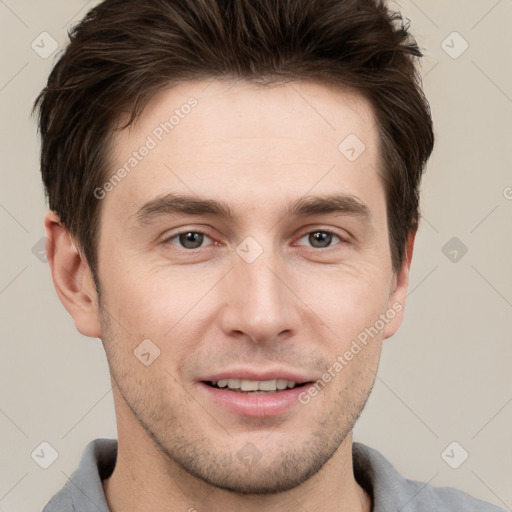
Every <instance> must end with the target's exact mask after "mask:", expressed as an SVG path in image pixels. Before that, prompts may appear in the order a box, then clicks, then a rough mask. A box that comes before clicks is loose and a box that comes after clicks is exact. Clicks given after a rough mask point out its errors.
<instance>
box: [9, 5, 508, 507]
mask: <svg viewBox="0 0 512 512" xmlns="http://www.w3.org/2000/svg"><path fill="white" fill-rule="evenodd" d="M94 3H95V2H84V1H83V0H47V1H45V2H40V1H35V0H30V1H29V0H25V1H23V0H21V1H15V0H0V16H1V27H0V29H1V30H0V34H1V38H2V40H1V43H2V49H3V51H2V57H1V59H2V61H1V67H0V69H1V77H0V109H1V119H2V123H1V127H0V130H1V153H0V154H1V160H2V162H1V173H2V187H1V189H0V228H1V233H2V251H1V258H2V259H1V266H0V311H1V318H2V321H1V327H0V328H1V331H0V336H1V344H2V345H1V346H2V351H1V354H2V357H1V358H0V389H1V395H0V433H1V439H0V461H1V462H0V510H2V511H4V512H14V511H21V510H23V511H39V510H41V509H42V507H43V505H44V504H45V503H46V502H47V501H48V499H49V498H50V497H51V496H52V495H53V494H54V493H55V492H56V491H57V490H59V489H60V488H61V487H62V486H63V485H64V483H65V482H66V480H67V478H68V477H69V476H70V474H71V473H72V471H73V470H74V469H75V468H76V466H77V464H78V461H79V458H80V455H81V453H82V450H83V448H84V447H85V445H86V444H87V443H88V442H89V441H90V440H92V439H94V438H97V437H115V436H116V425H115V417H114V412H113V402H112V393H111V388H110V381H109V377H108V368H107V365H106V360H105V357H104V352H103V349H102V346H101V343H100V341H99V340H94V339H89V338H86V337H83V336H81V335H80V334H79V333H78V332H77V331H76V330H75V328H74V325H73V323H72V321H71V319H70V317H69V316H68V314H67V313H66V311H65V310H64V308H63V307H62V306H61V304H60V302H59V300H58V298H57V296H56V294H55V291H54V289H53V284H52V282H51V278H50V273H49V270H48V267H47V264H46V263H45V262H44V261H41V260H40V259H39V258H38V257H37V256H36V254H37V249H38V247H39V246H38V245H37V244H38V242H39V241H40V239H41V238H42V237H43V235H44V231H43V215H44V213H45V209H46V207H45V203H44V196H43V192H42V185H41V181H40V177H39V170H38V149H39V146H38V140H37V136H36V132H35V122H34V120H32V119H30V118H29V111H30V107H31V105H32V103H33V100H34V99H35V97H36V95H37V93H38V92H39V91H40V89H41V88H42V87H43V85H44V83H45V81H46V78H47V74H48V72H49V69H50V67H51V65H52V61H53V59H54V57H55V55H56V54H57V53H58V51H60V50H61V49H62V47H63V46H64V45H65V43H66V38H67V36H66V30H67V28H68V27H69V26H70V25H72V24H73V23H75V22H76V21H77V20H78V19H80V18H81V17H82V16H83V15H84V14H85V12H86V11H87V9H88V8H90V7H92V5H94ZM392 5H393V6H395V7H396V4H395V3H393V4H392ZM400 8H401V9H402V12H403V13H404V14H405V15H406V16H407V17H408V18H410V19H411V22H412V27H413V32H414V33H415V34H416V36H417V38H418V40H419V42H420V45H421V46H422V47H423V48H426V49H427V53H428V58H427V59H426V60H425V61H424V64H423V71H422V74H423V76H424V87H425V90H426V93H427V96H428V97H429V99H430V102H431V106H432V112H433V117H434V121H435V126H436V136H437V146H436V149H435V153H434V155H433V157H432V159H431V161H430V163H429V165H428V169H427V173H426V175H425V180H424V184H423V203H422V204H423V213H424V218H423V221H422V224H421V228H420V231H419V234H418V237H417V243H416V249H415V254H414V259H413V265H412V277H411V289H410V293H409V298H408V302H407V314H406V320H405V323H404V325H403V326H402V328H401V329H400V331H399V332H398V334H397V335H396V336H395V337H394V338H393V339H391V340H388V341H387V342H386V343H385V348H384V353H383V359H382V363H381V367H380V370H379V376H378V379H377V381H376V384H375V388H374V391H373V394H372V397H371V398H370V401H369V403H368V405H367V408H366V410H365V412H364V413H363V415H362V417H361V419H360V421H359V423H358V425H357V428H356V432H355V439H356V440H359V441H362V442H365V443H366V444H368V445H370V446H373V447H375V448H377V449H378V450H380V451H381V452H382V453H383V454H384V455H385V456H386V457H388V458H389V460H390V461H391V462H392V463H393V464H394V465H395V466H396V468H397V469H398V470H399V471H400V472H402V473H403V474H404V475H406V476H408V477H409V478H412V479H416V480H422V481H425V482H430V483H431V484H432V485H436V486H444V485H449V486H455V487H458V488H460V489H463V490H465V491H467V492H469V493H471V494H472V495H474V496H476V497H479V498H481V499H484V500H487V501H490V502H492V503H495V504H497V505H499V506H501V507H504V508H508V509H511V507H512V485H511V482H512V438H511V435H510V434H511V432H512V377H511V372H510V366H511V360H512V344H511V335H510V333H511V330H512V279H511V277H512V271H511V262H512V229H511V226H512V167H511V161H512V140H511V139H512V126H511V125H512V64H511V57H510V56H511V54H512V40H511V32H510V27H511V24H512V1H511V0H499V1H497V0H478V1H471V2H469V1H468V0H451V1H449V2H447V1H446V0H422V1H421V2H420V0H417V1H416V2H413V1H410V0H408V1H406V0H404V1H403V2H401V3H400ZM454 31H456V32H457V33H458V35H457V34H453V32H454ZM41 32H48V33H49V34H50V35H51V37H53V38H54V39H55V40H56V41H57V43H58V45H59V49H58V50H56V51H55V52H53V53H52V54H51V55H50V56H48V57H47V58H42V57H41V56H40V55H39V54H38V53H36V51H34V50H33V49H32V47H31V43H32V41H34V40H35V41H36V43H37V42H38V41H39V45H40V48H39V49H38V50H39V51H40V52H42V51H43V50H47V51H49V50H50V49H51V46H50V39H48V36H39V34H41ZM42 37H45V38H47V39H45V45H44V48H41V46H42V43H40V41H41V38H42ZM443 41H444V43H443ZM465 42H467V44H468V45H469V46H468V48H467V49H466V51H464V52H463V53H461V52H462V50H464V48H465V44H466V43H465ZM36 48H37V47H36ZM459 54H460V55H459ZM455 57H457V58H455ZM452 237H457V239H458V241H455V243H456V244H459V247H457V246H456V245H454V246H452V245H448V246H447V247H446V248H445V249H444V252H443V247H445V244H447V243H448V241H449V240H450V239H452ZM452 243H453V242H452ZM461 243H463V244H464V245H465V246H466V247H467V249H468V250H467V253H466V254H465V255H463V256H461V255H462V252H461V251H460V247H461V246H460V244H461ZM34 246H35V249H34ZM454 249H455V250H457V251H458V252H457V258H456V259H457V260H456V261H451V260H450V259H449V258H452V259H453V258H454V257H455V253H453V252H452V253H451V254H450V251H453V250H454ZM34 252H35V253H36V254H34ZM445 253H446V254H447V255H448V256H446V255H445ZM453 441H456V442H457V443H459V444H458V445H455V448H454V449H453V451H451V448H453V446H452V447H451V448H450V449H448V451H447V453H448V457H446V455H445V459H446V460H448V461H449V462H450V463H451V464H452V465H456V464H457V463H460V461H461V460H462V455H463V454H464V452H463V451H462V450H465V451H467V452H468V453H469V457H468V459H467V460H466V461H465V462H464V463H463V464H462V465H460V466H459V467H458V469H452V468H451V467H450V466H449V465H448V464H447V462H445V460H444V459H443V457H442V454H443V452H444V450H445V448H446V447H448V446H449V445H450V443H452V442H453ZM42 442H47V443H49V444H50V445H51V446H52V447H53V448H54V450H56V452H57V453H58V458H57V459H56V460H55V462H53V464H51V465H50V466H49V467H48V468H47V469H43V468H41V467H40V466H39V465H38V463H36V461H35V460H34V459H36V460H38V462H39V463H42V462H41V459H38V458H37V456H35V455H34V459H33V458H32V457H31V454H32V453H33V452H34V450H35V453H41V452H40V450H41V448H40V444H41V443H42ZM45 453H46V455H45V457H48V454H49V449H48V448H46V451H45ZM444 453H446V452H444ZM48 461H49V459H47V460H46V462H48ZM311 512H312V511H311Z"/></svg>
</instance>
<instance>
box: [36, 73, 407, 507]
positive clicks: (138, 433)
mask: <svg viewBox="0 0 512 512" xmlns="http://www.w3.org/2000/svg"><path fill="white" fill-rule="evenodd" d="M191 96H193V97H195V98H196V99H197V101H198V104H197V106H196V107H195V108H194V109H192V111H191V113H190V114H188V115H187V116H185V117H184V118H183V119H180V122H179V124H178V125H177V126H176V127H175V128H174V129H173V131H172V133H171V134H169V135H166V136H165V137H164V138H163V140H162V141H161V142H159V144H158V145H157V147H155V148H154V149H152V150H151V151H150V153H149V154H148V155H147V156H146V157H145V158H144V159H143V160H142V161H141V162H140V163H138V165H137V167H135V168H134V169H133V170H132V171H131V172H130V173H129V174H128V175H127V176H126V177H124V178H123V180H122V181H121V182H120V183H118V184H117V185H116V186H115V187H114V188H113V189H112V190H111V191H109V192H108V193H107V194H106V196H105V197H104V198H103V199H102V205H101V233H100V243H99V266H98V277H99V281H100V283H101V297H100V301H99V302H98V294H97V291H96V290H95V287H94V285H93V280H92V278H91V273H90V270H89V267H88V265H87V262H86V261H85V259H84V258H83V257H82V256H81V254H80V252H79V251H78V250H77V249H76V247H77V244H76V243H74V241H73V239H72V237H70V235H69V233H68V232H67V231H66V229H65V227H63V226H62V225H61V224H60V223H59V219H58V217H57V216H56V214H55V213H53V212H49V213H48V214H47V216H46V219H45V226H46V231H47V237H48V242H47V256H48V261H49V263H50V267H51V271H52V276H53V280H54V283H55V288H56V290H57V293H58V295H59V297H60V299H61V301H62V303H63V304H64V306H65V307H66V309H67V310H68V311H69V313H70V314H71V315H72V317H73V319H74V322H75V325H76V328H77V329H78V330H79V331H80V332H81V333H82V334H84V335H86V336H90V337H97V338H101V339H102V342H103V344H104V347H105V351H106V355H107V358H108V363H109V367H110V371H111V377H112V386H113V387H112V391H113V396H114V402H115V409H116V417H117V424H118V441H119V452H118V459H117V465H116V468H115V470H114V473H113V475H112V476H111V477H110V478H109V479H107V480H105V481H104V482H103V485H104V489H105V493H106V497H107V500H108V503H109V506H110V508H111V510H112V511H113V512H119V511H121V510H122V511H125V512H130V511H135V510H136V511H139V512H144V511H150V510H191V509H196V510H201V511H202V510H207V511H211V512H217V511H235V510H247V511H252V510H254V511H256V510H262V509H263V510H266V511H281V512H282V511H292V510H293V511H295V510H297V509H298V508H300V509H304V510H310V511H313V510H322V511H324V512H329V511H341V510H345V511H356V510H357V511H359V510H362V511H369V510H371V500H370V497H369V496H368V494H367V493H366V492H365V491H364V489H363V488H362V487H361V486H360V485H359V484H358V482H357V481H356V480H355V478H354V474H353V467H352V458H351V453H352V452H351V451H352V428H353V426H354V423H355V421H356V419H357V417H358V416H359V414H360V413H361V411H362V409H363V407H364V405H365V403H366V400H367V398H368V395H369V393H370V391H371V388H372V386H373V383H374V380H375V374H376V372H377V368H378V363H379V358H380V352H381V347H382V341H383V340H384V339H386V338H388V337H390V336H392V335H393V334H394V333H395V332H396V330H397V329H398V328H399V326H400V324H401V322H402V317H403V309H402V310H401V311H400V312H398V313H397V314H396V315H394V318H393V319H392V320H389V321H388V323H387V324H386V325H385V327H384V328H383V329H381V330H380V331H379V334H378V335H377V336H375V337H374V338H373V339H372V340H371V342H370V343H368V345H367V346H366V347H364V349H363V350H361V351H360V352H359V353H358V354H357V355H356V356H354V358H353V359H352V360H351V361H350V362H349V363H348V364H347V365H346V366H344V367H343V369H342V371H339V372H337V373H335V376H334V377H333V378H332V380H331V381H330V382H329V383H328V384H327V385H326V386H325V387H324V388H323V389H322V390H321V391H320V392H319V393H318V394H317V395H316V396H315V397H313V398H312V399H311V401H310V402H309V403H308V404H306V405H303V404H301V403H299V402H297V403H295V404H294V405H293V406H292V407H291V408H290V409H289V410H287V411H286V413H284V414H278V415H274V416H262V417H248V416H245V415H242V414H237V413H234V412H232V411H229V410H227V409H226V408H224V407H222V406H219V404H218V403H216V402H214V401H213V400H211V399H210V397H209V396H207V395H206V394H205V393H204V392H203V389H202V388H201V387H202V385H201V384H200V382H199V380H200V379H201V377H205V376H206V375H210V374H212V373H215V372H220V371H223V370H226V369H231V368H244V369H247V368H250V369H256V370H264V369H271V370H276V369H283V368H284V369H287V370H290V371H295V372H299V373H300V374H302V375H307V376H308V377H309V378H310V379H311V380H312V381H316V379H318V378H320V377H321V376H322V374H323V373H324V372H325V371H327V370H328V368H330V367H332V365H333V363H334V362H335V361H336V360H337V357H338V356H339V355H342V354H344V353H345V352H346V351H347V350H348V349H349V348H350V346H351V343H352V341H353V340H354V339H355V338H356V337H357V335H358V334H359V333H361V332H362V331H364V330H365V328H369V327H370V326H373V325H375V322H376V320H377V319H378V318H379V315H380V314H383V313H385V312H386V311H387V310H389V309H392V305H393V304H397V303H398V304H400V305H402V307H403V306H404V304H405V297H406V293H407V287H408V278H409V269H410V261H411V257H412V248H413V243H414V235H411V236H410V237H409V241H408V246H407V248H404V249H405V253H406V257H405V258H404V262H403V264H402V266H401V268H400V269H399V270H398V271H397V272H393V269H392V266H391V253H390V248H389V241H388V227H387V219H386V202H385V194H384V187H383V182H382V178H381V176H380V175H379V163H380V160H381V155H380V151H379V136H378V130H377V127H376V124H375V119H374V116H373V112H372V108H371V106H370V105H369V103H368V102H367V101H366V100H365V99H364V98H362V97H361V96H359V95H358V94H356V93H353V92H350V91H344V90H341V89H334V88H332V87H329V86H327V85H325V84H320V83H317V82H306V81H304V82H294V83H288V84H278V85H272V86H262V85H257V84H249V83H247V82H242V81H237V82H235V81H223V82H221V81H213V82H188V83H184V84H181V85H179V86H177V87H174V88H171V89H168V90H165V91H162V92H160V93H159V94H158V95H156V96H155V97H154V98H153V99H152V101H151V102H150V103H149V104H148V105H147V107H146V108H145V110H144V112H143V113H142V116H141V117H140V119H139V120H138V122H137V123H136V124H135V125H134V126H132V127H131V128H129V129H126V130H124V131H122V132H120V133H119V134H118V135H117V136H116V138H115V140H114V146H113V148H112V149H113V151H112V168H111V172H114V171H115V170H116V169H118V168H119V167H120V166H122V165H123V164H124V162H126V160H127V158H128V157H129V156H130V155H131V154H132V152H133V151H134V150H135V149H137V148H139V147H140V146H141V145H142V144H143V143H144V141H145V140H146V137H147V136H148V135H149V134H151V133H152V130H154V128H155V127H156V126H158V125H159V123H160V122H162V121H163V120H165V119H168V118H169V115H170V114H169V113H172V112H173V111H174V110H175V109H176V108H180V106H181V105H183V104H184V103H186V101H187V98H189V97H191ZM349 134H356V135H357V137H358V138H359V139H360V140H362V141H363V142H364V144H365V146H366V149H365V151H364V152H363V153H362V154H361V155H360V156H359V158H357V159H356V160H355V161H353V162H351V161H349V160H348V159H347V158H346V157H345V156H344V155H343V154H342V153H341V152H340V151H339V150H338V145H339V144H340V142H341V141H342V140H344V139H345V137H347V136H348V135H349ZM170 192H173V193H180V194H192V195H194V196H198V197H201V198H209V199H215V200H222V201H224V202H226V203H227V204H229V206H230V208H231V209H232V210H233V212H234V213H235V218H234V219H232V220H226V219H221V218H219V217H216V216H214V215H190V214H178V215H161V216H158V217H157V218H155V219H153V220H152V221H151V222H149V223H145V224H140V225H138V224H137V221H136V218H137V216H136V215H135V214H136V212H137V211H138V210H139V209H140V208H141V206H142V205H144V204H145V203H146V202H148V201H150V200H152V199H154V198H155V197H157V196H161V195H164V194H167V193H170ZM332 193H340V194H346V195H349V196H352V197H354V198H357V200H358V201H359V202H361V203H363V204H365V205H366V206H367V208H368V209H369V211H370V213H371V216H370V218H369V219H366V220H365V219H363V218H361V217H360V216H357V215H351V214H346V213H345V214H339V213H336V214H335V213H328V214H323V213H322V214H316V215H309V216H306V217H300V218H298V217H294V216H290V215H285V211H286V205H287V204H288V203H289V202H292V201H294V200H296V199H299V198H302V197H304V196H305V195H309V196H311V195H315V196H316V195H319V196H322V195H325V194H332ZM322 229H329V230H332V231H333V232H334V233H335V234H336V236H333V237H332V239H329V240H328V242H327V243H326V246H325V247H323V246H322V247H317V246H314V245H313V244H314V240H313V241H312V240H311V237H309V234H310V233H314V232H317V231H322ZM188 231H193V232H198V233H204V234H205V235H207V236H205V237H204V238H203V243H202V246H201V247H199V248H197V249H194V251H193V252H191V250H190V249H187V248H185V247H184V246H183V243H182V244H181V245H180V240H179V237H177V236H176V234H177V233H181V232H188ZM247 236H251V237H253V238H254V239H255V240H256V241H257V242H258V244H259V245H260V246H261V248H262V249H263V252H262V253H261V254H260V255H259V257H258V258H257V259H256V260H255V261H253V262H252V263H247V262H246V261H245V260H244V259H243V258H241V257H240V255H239V254H238V253H237V251H236V248H237V247H238V246H239V244H240V243H241V242H242V241H243V240H244V239H245V238H246V237H247ZM171 237H173V238H171ZM144 339H150V340H152V342H153V343H154V344H155V345H156V346H157V347H158V349H159V350H160V355H159V357H158V358H157V359H155V360H154V362H153V363H152V364H151V365H149V366H145V365H144V364H142V363H141V361H140V360H139V359H138V358H137V357H135V355H134V350H135V349H136V347H137V346H138V345H139V344H140V343H141V342H142V340H144ZM248 443H250V444H252V445H254V447H255V450H256V451H257V453H258V457H257V458H255V459H253V460H252V461H248V460H247V459H244V458H243V457H239V456H238V454H239V452H240V450H242V449H243V448H244V447H245V446H247V445H248Z"/></svg>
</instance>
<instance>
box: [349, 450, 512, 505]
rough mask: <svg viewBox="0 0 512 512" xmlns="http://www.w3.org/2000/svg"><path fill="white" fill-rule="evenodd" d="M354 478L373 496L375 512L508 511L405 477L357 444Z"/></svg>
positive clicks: (353, 452)
mask: <svg viewBox="0 0 512 512" xmlns="http://www.w3.org/2000/svg"><path fill="white" fill-rule="evenodd" d="M352 455H353V464H354V475H355V477H356V480H357V481H358V482H359V484H360V485H361V486H362V487H363V488H364V489H365V490H366V491H367V492H368V493H369V494H370V495H371V496H372V497H373V512H384V511H386V510H400V511H401V512H430V511H432V512H433V511H435V512H460V511H462V510H464V512H504V509H501V508H499V507H496V506H495V505H491V504H490V503H487V502H485V501H482V500H478V499H476V498H474V497H472V496H470V495H469V494H467V493H465V492H463V491H459V490H458V489H454V488H451V487H435V486H432V485H430V484H428V483H424V482H418V481H416V480H409V479H407V478H404V477H403V476H402V475H400V473H398V471H397V470H396V469H395V468H394V467H393V466H392V464H391V463H390V462H389V461H388V460H387V459H386V458H385V457H384V456H383V455H382V454H381V453H380V452H378V451H377V450H375V449H373V448H370V447H368V446H366V445H364V444H361V443H353V448H352Z"/></svg>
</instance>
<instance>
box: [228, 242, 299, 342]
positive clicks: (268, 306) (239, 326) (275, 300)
mask: <svg viewBox="0 0 512 512" xmlns="http://www.w3.org/2000/svg"><path fill="white" fill-rule="evenodd" d="M251 244H252V245H251ZM260 247H261V246H260ZM257 249H258V248H257V247H256V245H255V244H254V241H251V240H248V241H246V242H242V243H241V244H240V245H239V246H238V247H237V250H236V252H235V253H234V255H233V267H232V271H231V272H230V281H229V284H228V288H229V289H228V290H226V293H227V296H226V300H225V301H224V304H225V306H224V311H223V312H222V314H221V318H222V328H223V330H224V331H225V332H226V334H229V333H231V334H233V332H235V331H237V332H238V333H243V334H245V335H247V336H248V337H250V338H251V339H253V340H254V341H258V342H265V341H271V340H274V339H275V338H276V337H277V336H279V334H281V333H283V331H292V330H295V329H296V327H297V321H298V319H299V315H298V312H297V310H296V308H297V304H296V301H294V296H293V293H292V292H291V291H290V290H289V289H288V288H287V286H286V285H285V284H284V283H283V280H284V279H285V277H284V276H285V275H286V274H287V272H286V267H285V265H284V264H283V261H282V258H281V257H280V255H279V254H278V252H277V251H276V250H275V249H274V248H273V247H272V246H271V245H269V246H267V247H265V248H264V249H263V247H261V249H260V250H259V254H258V255H257V256H256V254H257V253H256V252H255V251H257ZM251 252H252V255H251ZM248 255H251V257H248Z"/></svg>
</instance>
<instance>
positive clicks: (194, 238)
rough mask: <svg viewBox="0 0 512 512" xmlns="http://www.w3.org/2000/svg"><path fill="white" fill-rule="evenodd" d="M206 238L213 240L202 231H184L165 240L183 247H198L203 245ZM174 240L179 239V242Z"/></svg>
mask: <svg viewBox="0 0 512 512" xmlns="http://www.w3.org/2000/svg"><path fill="white" fill-rule="evenodd" d="M205 239H208V240H210V241H211V238H210V237H209V236H208V235H205V234H204V233H201V232H200V231H184V232H183V233H178V234H176V235H173V236H171V237H170V238H168V239H167V240H165V242H166V243H167V242H170V243H171V244H173V245H178V246H179V247H182V248H183V249H198V248H200V247H201V246H202V244H203V242H204V240H205ZM173 240H177V243H175V242H173Z"/></svg>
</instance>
